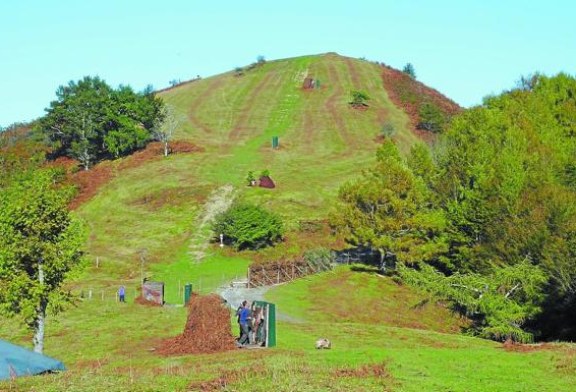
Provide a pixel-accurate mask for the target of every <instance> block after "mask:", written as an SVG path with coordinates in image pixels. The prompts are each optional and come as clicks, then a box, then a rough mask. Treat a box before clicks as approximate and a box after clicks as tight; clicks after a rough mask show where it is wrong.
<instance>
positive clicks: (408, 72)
mask: <svg viewBox="0 0 576 392" xmlns="http://www.w3.org/2000/svg"><path fill="white" fill-rule="evenodd" d="M402 72H404V73H405V74H406V75H408V76H410V77H411V78H412V79H416V71H415V70H414V66H413V65H412V63H407V64H406V65H405V66H404V68H402Z"/></svg>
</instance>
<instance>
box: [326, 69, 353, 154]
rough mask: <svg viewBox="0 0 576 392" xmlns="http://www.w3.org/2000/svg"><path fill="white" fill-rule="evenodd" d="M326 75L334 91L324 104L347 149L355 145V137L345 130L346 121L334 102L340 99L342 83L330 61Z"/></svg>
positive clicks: (342, 92) (342, 91) (342, 90)
mask: <svg viewBox="0 0 576 392" xmlns="http://www.w3.org/2000/svg"><path fill="white" fill-rule="evenodd" d="M328 77H329V80H330V84H331V85H332V86H334V92H333V93H332V95H330V97H329V98H328V100H326V103H325V105H324V106H325V107H326V109H327V110H328V112H329V113H330V117H332V118H333V119H334V122H335V123H336V129H337V130H338V133H339V134H340V137H341V138H342V141H343V142H344V144H345V145H346V146H347V147H348V149H349V148H350V147H352V146H355V145H356V138H354V137H352V136H351V135H350V134H349V133H348V132H347V131H346V122H345V121H344V118H343V116H342V115H341V113H340V112H339V110H338V108H337V107H336V102H338V100H340V99H342V96H343V95H344V89H343V88H342V83H341V81H340V77H339V76H338V72H337V71H336V68H335V66H334V64H332V63H330V64H329V66H328ZM341 110H342V109H341ZM350 110H352V109H350Z"/></svg>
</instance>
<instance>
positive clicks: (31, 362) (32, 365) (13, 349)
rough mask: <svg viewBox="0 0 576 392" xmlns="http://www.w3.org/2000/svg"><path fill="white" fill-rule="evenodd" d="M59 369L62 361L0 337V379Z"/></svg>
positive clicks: (62, 367)
mask: <svg viewBox="0 0 576 392" xmlns="http://www.w3.org/2000/svg"><path fill="white" fill-rule="evenodd" d="M60 370H66V368H65V367H64V364H63V363H62V362H60V361H58V360H56V359H54V358H50V357H47V356H45V355H42V354H38V353H35V352H34V351H31V350H28V349H25V348H24V347H20V346H17V345H15V344H12V343H8V342H7V341H5V340H2V339H0V380H6V379H10V378H12V377H17V376H26V375H32V374H40V373H46V372H52V371H60Z"/></svg>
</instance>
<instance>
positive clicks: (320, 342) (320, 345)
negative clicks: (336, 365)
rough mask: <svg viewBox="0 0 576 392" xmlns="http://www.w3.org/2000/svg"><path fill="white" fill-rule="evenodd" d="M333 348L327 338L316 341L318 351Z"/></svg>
mask: <svg viewBox="0 0 576 392" xmlns="http://www.w3.org/2000/svg"><path fill="white" fill-rule="evenodd" d="M331 347H332V343H330V341H329V340H328V339H326V338H320V339H318V340H317V341H316V348H317V349H321V348H331Z"/></svg>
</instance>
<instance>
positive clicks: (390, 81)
mask: <svg viewBox="0 0 576 392" xmlns="http://www.w3.org/2000/svg"><path fill="white" fill-rule="evenodd" d="M382 82H383V83H384V88H385V89H386V91H387V92H388V96H389V97H390V100H392V102H393V103H394V105H396V107H398V108H400V109H401V110H403V111H404V112H405V113H406V114H407V115H408V117H409V119H410V125H411V126H412V131H413V132H414V133H415V134H416V135H417V136H418V137H420V138H421V139H424V140H426V141H432V140H434V139H435V135H434V134H433V133H432V132H428V131H423V130H418V129H416V126H417V125H418V123H419V122H420V108H421V107H422V105H423V104H424V103H425V102H430V103H432V104H434V105H435V106H437V107H438V108H439V109H440V110H441V111H442V112H444V113H445V114H447V115H449V116H453V115H455V114H457V113H459V112H461V111H462V108H461V107H460V106H459V105H458V104H457V103H455V102H454V101H452V100H450V99H449V98H447V97H446V96H444V95H442V94H441V93H440V92H438V91H437V90H435V89H433V88H430V87H428V86H426V85H424V84H423V83H420V82H418V81H417V80H414V79H412V78H411V77H410V76H409V75H407V74H406V73H404V72H401V71H398V70H396V69H394V68H392V67H389V66H387V65H384V64H382Z"/></svg>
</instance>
